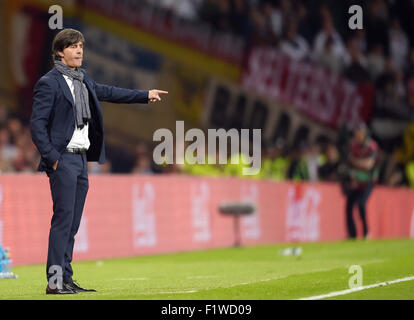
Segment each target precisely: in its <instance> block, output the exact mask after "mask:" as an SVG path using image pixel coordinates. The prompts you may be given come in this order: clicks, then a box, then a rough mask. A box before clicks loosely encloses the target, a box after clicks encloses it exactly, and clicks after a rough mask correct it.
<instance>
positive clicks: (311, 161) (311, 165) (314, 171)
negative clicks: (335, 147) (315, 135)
mask: <svg viewBox="0 0 414 320" xmlns="http://www.w3.org/2000/svg"><path fill="white" fill-rule="evenodd" d="M304 162H305V163H306V167H307V173H308V179H307V180H309V181H313V182H316V181H319V173H318V171H319V167H320V166H321V165H322V164H323V162H324V160H323V157H322V155H321V148H320V146H319V144H317V143H313V144H311V145H310V146H309V148H308V149H307V150H306V152H305V154H304Z"/></svg>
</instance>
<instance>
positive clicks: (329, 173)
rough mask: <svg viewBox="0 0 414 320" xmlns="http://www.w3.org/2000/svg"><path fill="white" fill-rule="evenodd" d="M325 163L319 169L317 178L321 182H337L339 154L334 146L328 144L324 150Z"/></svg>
mask: <svg viewBox="0 0 414 320" xmlns="http://www.w3.org/2000/svg"><path fill="white" fill-rule="evenodd" d="M325 157H326V162H325V163H324V164H323V165H322V166H320V168H319V171H318V173H319V177H320V179H321V180H322V181H331V182H332V181H339V172H338V169H339V152H338V149H337V148H336V146H335V144H333V143H330V144H328V146H327V148H326V153H325Z"/></svg>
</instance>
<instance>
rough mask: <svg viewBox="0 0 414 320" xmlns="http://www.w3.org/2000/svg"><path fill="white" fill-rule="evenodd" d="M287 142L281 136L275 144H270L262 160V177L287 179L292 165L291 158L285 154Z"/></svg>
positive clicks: (276, 179)
mask: <svg viewBox="0 0 414 320" xmlns="http://www.w3.org/2000/svg"><path fill="white" fill-rule="evenodd" d="M284 149H285V144H284V141H283V139H281V138H279V139H277V141H276V144H275V145H271V146H268V147H267V148H266V151H265V155H264V157H263V161H262V169H261V170H262V177H263V178H267V179H272V180H275V181H283V180H286V179H287V173H288V169H289V166H290V161H289V159H288V158H287V157H286V156H285V150H284Z"/></svg>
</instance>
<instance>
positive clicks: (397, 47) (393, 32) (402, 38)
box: [389, 17, 409, 70]
mask: <svg viewBox="0 0 414 320" xmlns="http://www.w3.org/2000/svg"><path fill="white" fill-rule="evenodd" d="M389 41H390V56H391V61H392V63H393V66H394V67H395V68H396V69H398V70H403V69H404V68H405V66H406V63H407V61H406V59H407V56H408V49H409V46H408V38H407V35H406V34H405V32H404V31H403V30H402V29H401V25H400V22H399V21H398V18H397V17H394V18H393V19H392V22H391V28H390V30H389Z"/></svg>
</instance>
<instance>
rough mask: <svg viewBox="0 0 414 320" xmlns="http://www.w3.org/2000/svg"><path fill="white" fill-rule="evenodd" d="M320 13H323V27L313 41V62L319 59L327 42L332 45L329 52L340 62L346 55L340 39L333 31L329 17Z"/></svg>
mask: <svg viewBox="0 0 414 320" xmlns="http://www.w3.org/2000/svg"><path fill="white" fill-rule="evenodd" d="M322 12H324V13H323V14H322V16H323V27H322V29H321V30H320V31H319V33H318V34H317V35H316V37H315V40H314V45H313V60H314V61H318V60H319V57H320V56H321V54H322V53H323V52H324V51H325V50H326V48H327V45H326V44H327V42H328V41H331V42H332V43H331V45H330V50H331V51H332V54H333V55H334V56H335V57H336V58H337V59H339V60H341V61H342V60H343V59H344V57H345V55H346V51H345V47H344V44H343V41H342V37H341V36H340V35H339V33H338V32H337V31H336V30H335V27H334V25H333V21H332V18H331V16H330V15H329V14H328V13H326V12H325V11H322Z"/></svg>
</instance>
